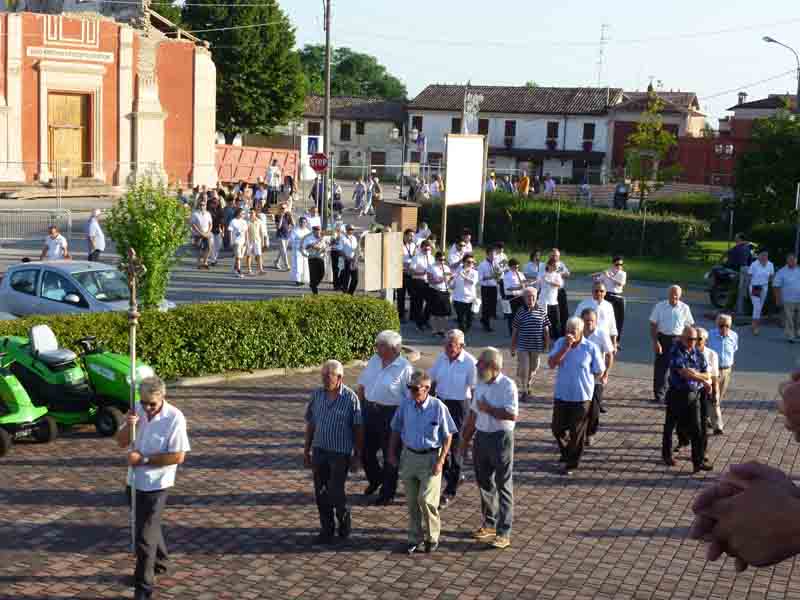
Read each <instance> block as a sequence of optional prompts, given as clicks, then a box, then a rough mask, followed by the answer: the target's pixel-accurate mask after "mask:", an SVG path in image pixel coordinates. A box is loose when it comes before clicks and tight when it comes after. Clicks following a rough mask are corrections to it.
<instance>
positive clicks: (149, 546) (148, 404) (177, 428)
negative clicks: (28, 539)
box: [114, 376, 190, 600]
mask: <svg viewBox="0 0 800 600" xmlns="http://www.w3.org/2000/svg"><path fill="white" fill-rule="evenodd" d="M139 397H140V402H139V405H138V406H137V407H136V410H135V412H134V413H133V414H131V413H129V414H128V420H127V423H126V424H125V425H123V426H122V428H121V429H120V430H119V431H118V432H117V434H116V435H115V437H114V439H115V440H116V442H117V444H118V445H119V447H120V448H128V488H127V492H128V497H129V499H130V496H131V485H132V484H133V487H134V488H135V491H136V505H135V511H136V519H135V522H136V526H135V532H136V534H135V538H136V570H135V572H134V585H135V593H134V600H146V599H148V598H151V597H152V595H153V587H154V583H155V575H157V574H163V573H166V572H167V561H168V560H169V555H168V554H167V546H166V544H165V543H164V536H163V534H162V533H161V514H162V512H163V511H164V506H165V505H166V503H167V494H168V492H169V489H170V488H171V487H173V486H174V485H175V474H176V472H177V470H178V465H182V464H183V462H184V460H185V459H186V453H187V452H189V450H190V447H189V437H188V435H187V434H186V418H185V417H184V416H183V413H182V412H181V411H180V410H178V409H177V408H176V407H175V406H173V405H172V404H169V403H167V401H166V389H165V387H164V382H163V381H161V379H160V378H158V377H155V376H153V377H147V378H146V379H143V380H142V382H141V383H140V385H139ZM131 428H135V430H136V436H135V438H134V440H133V443H131Z"/></svg>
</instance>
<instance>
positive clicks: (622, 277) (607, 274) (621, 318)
mask: <svg viewBox="0 0 800 600" xmlns="http://www.w3.org/2000/svg"><path fill="white" fill-rule="evenodd" d="M624 266H625V261H624V260H623V259H622V257H621V256H615V257H614V260H613V261H612V263H611V268H610V269H608V270H607V271H601V272H600V273H595V274H594V275H593V277H594V280H595V281H597V282H599V283H603V284H605V286H606V301H608V302H610V303H611V306H612V307H613V308H614V319H616V322H617V347H619V344H620V342H621V341H622V328H623V327H624V325H625V296H623V295H622V294H623V292H624V291H625V285H626V284H627V283H628V274H627V273H626V272H625V269H624Z"/></svg>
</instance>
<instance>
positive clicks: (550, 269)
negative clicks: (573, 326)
mask: <svg viewBox="0 0 800 600" xmlns="http://www.w3.org/2000/svg"><path fill="white" fill-rule="evenodd" d="M563 285H564V279H563V278H562V277H561V274H560V273H559V272H558V261H556V259H555V258H553V257H550V259H549V260H548V261H547V264H545V269H544V273H542V274H541V275H540V276H539V289H540V292H539V306H541V307H542V308H544V309H545V310H546V311H547V318H548V319H549V320H550V339H551V340H553V341H555V340H557V339H558V338H559V337H561V316H560V314H561V313H560V312H559V310H558V290H559V289H561V287H562V286H563Z"/></svg>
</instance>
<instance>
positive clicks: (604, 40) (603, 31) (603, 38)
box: [597, 23, 611, 106]
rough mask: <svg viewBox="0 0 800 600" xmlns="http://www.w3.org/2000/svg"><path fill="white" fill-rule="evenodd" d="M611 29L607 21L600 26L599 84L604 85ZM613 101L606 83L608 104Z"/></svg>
mask: <svg viewBox="0 0 800 600" xmlns="http://www.w3.org/2000/svg"><path fill="white" fill-rule="evenodd" d="M610 29H611V25H608V24H607V23H603V24H602V25H601V26H600V49H599V50H598V56H597V86H598V87H602V86H603V81H604V79H605V78H606V77H605V68H606V46H607V45H608V41H609V39H611V38H610V36H609V30H610ZM610 103H611V90H610V89H609V87H608V84H606V106H608V105H609V104H610Z"/></svg>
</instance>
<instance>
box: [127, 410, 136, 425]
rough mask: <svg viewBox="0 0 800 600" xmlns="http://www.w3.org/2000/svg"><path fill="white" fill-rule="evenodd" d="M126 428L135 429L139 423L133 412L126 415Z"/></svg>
mask: <svg viewBox="0 0 800 600" xmlns="http://www.w3.org/2000/svg"><path fill="white" fill-rule="evenodd" d="M127 420H128V427H135V426H136V424H137V423H138V422H139V415H137V414H136V413H134V412H129V413H128V419H127Z"/></svg>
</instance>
